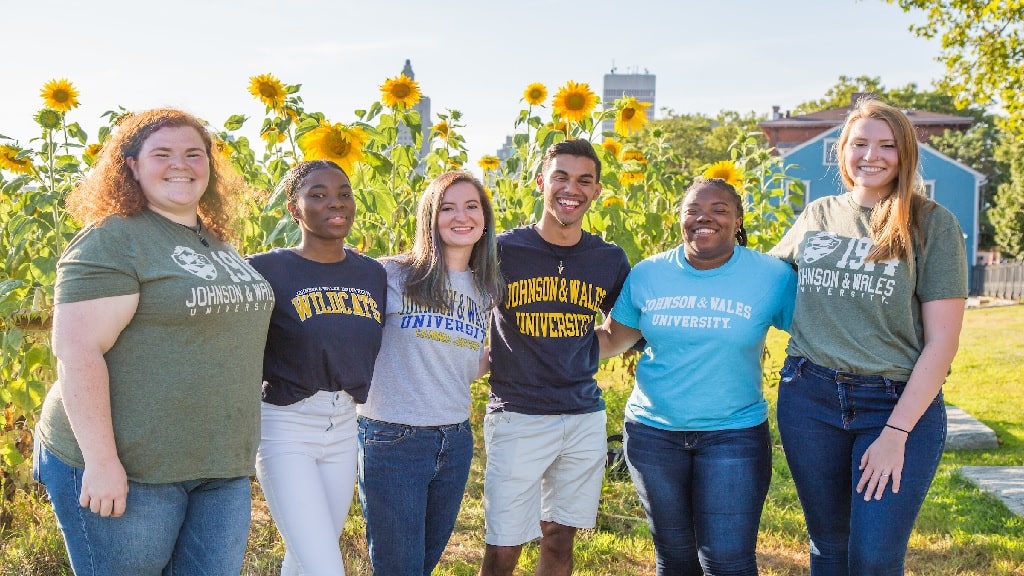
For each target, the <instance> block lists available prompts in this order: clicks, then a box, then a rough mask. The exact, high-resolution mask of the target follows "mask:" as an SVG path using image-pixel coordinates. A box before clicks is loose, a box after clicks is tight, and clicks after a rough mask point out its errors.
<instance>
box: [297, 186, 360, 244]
mask: <svg viewBox="0 0 1024 576" xmlns="http://www.w3.org/2000/svg"><path fill="white" fill-rule="evenodd" d="M288 212H290V213H291V215H292V218H294V219H295V221H296V222H298V224H299V230H301V232H302V241H303V243H304V244H307V243H309V242H310V241H312V240H322V241H327V242H334V241H337V240H342V241H343V240H344V239H345V237H346V236H348V233H349V231H350V230H351V229H352V221H353V220H355V216H356V201H355V197H354V196H353V195H352V184H351V183H350V182H349V179H348V176H345V174H344V173H343V172H341V171H340V170H337V169H335V168H320V169H318V170H314V171H312V172H310V173H309V174H307V175H306V178H305V179H304V180H303V181H302V184H301V185H300V186H299V187H298V189H296V190H295V199H294V200H289V201H288Z"/></svg>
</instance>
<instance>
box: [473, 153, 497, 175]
mask: <svg viewBox="0 0 1024 576" xmlns="http://www.w3.org/2000/svg"><path fill="white" fill-rule="evenodd" d="M477 165H478V166H480V168H481V169H483V171H484V172H493V171H494V170H497V169H498V167H499V166H501V160H499V159H498V157H497V156H492V155H486V156H481V157H480V160H479V161H478V162H477Z"/></svg>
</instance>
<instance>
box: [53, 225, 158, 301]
mask: <svg viewBox="0 0 1024 576" xmlns="http://www.w3.org/2000/svg"><path fill="white" fill-rule="evenodd" d="M130 246H131V243H130V240H129V239H127V238H124V237H123V235H122V234H119V233H118V232H117V231H116V230H111V229H108V228H107V227H103V226H100V227H95V226H94V227H88V228H85V229H84V230H82V231H81V232H79V233H78V235H77V236H75V238H74V239H72V241H71V244H69V245H68V248H67V249H66V250H65V251H64V255H63V256H61V258H60V260H59V261H58V262H57V283H56V286H55V288H54V300H55V302H56V303H57V304H67V303H71V302H81V301H84V300H95V299H97V298H107V297H110V296H124V295H126V294H136V293H138V292H139V290H140V285H141V284H140V281H139V277H138V274H137V272H136V269H135V266H134V262H133V258H132V256H131V248H130Z"/></svg>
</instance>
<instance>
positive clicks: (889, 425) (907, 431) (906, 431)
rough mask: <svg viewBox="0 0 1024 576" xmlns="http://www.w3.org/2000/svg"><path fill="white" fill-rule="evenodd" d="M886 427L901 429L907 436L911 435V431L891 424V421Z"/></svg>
mask: <svg viewBox="0 0 1024 576" xmlns="http://www.w3.org/2000/svg"><path fill="white" fill-rule="evenodd" d="M885 427H886V428H892V429H893V430H899V431H900V432H903V433H904V434H906V435H907V436H910V431H909V430H904V429H903V428H897V427H896V426H893V425H892V424H889V423H886V424H885Z"/></svg>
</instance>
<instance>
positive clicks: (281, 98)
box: [0, 74, 802, 527]
mask: <svg viewBox="0 0 1024 576" xmlns="http://www.w3.org/2000/svg"><path fill="white" fill-rule="evenodd" d="M300 88H301V86H300V85H298V84H285V83H283V82H282V81H280V80H279V79H278V78H277V77H275V76H274V75H272V74H262V75H259V76H255V77H253V78H251V79H250V83H249V86H248V92H249V93H250V94H251V95H252V96H253V97H254V98H256V99H257V100H259V101H260V102H261V103H262V104H263V105H264V106H265V113H264V116H263V118H262V120H253V119H250V118H247V117H245V116H244V115H233V116H231V117H229V118H227V119H226V120H224V121H223V123H222V124H220V125H219V126H215V125H213V124H210V132H211V133H212V134H213V135H214V140H215V142H216V148H217V150H216V151H215V153H218V154H223V155H225V156H226V157H228V158H229V159H230V161H231V163H232V164H233V166H234V167H235V168H236V169H237V170H238V172H239V173H240V174H241V175H242V176H243V178H244V180H245V182H246V183H247V189H246V190H244V191H243V192H242V194H244V197H245V202H244V203H243V207H244V208H243V210H244V212H243V214H241V215H240V216H241V218H240V221H241V226H242V230H241V235H240V238H241V240H240V244H239V246H238V249H239V251H240V252H241V253H243V254H251V253H255V252H259V251H263V250H266V249H268V248H270V247H275V246H287V245H291V244H294V243H295V242H296V241H297V240H298V230H297V229H296V227H295V225H294V223H293V222H292V221H291V219H290V218H289V217H288V215H287V211H286V210H285V199H284V198H283V197H282V195H281V194H279V193H276V192H275V186H276V184H277V182H278V181H279V180H280V179H281V177H282V176H283V175H284V173H285V172H286V171H287V170H288V168H289V167H291V166H292V165H293V164H294V163H296V162H298V161H300V160H313V159H329V160H333V161H335V162H337V163H338V164H340V165H341V166H342V167H343V168H344V169H345V170H346V171H347V172H348V174H349V176H350V178H351V181H352V185H353V188H354V189H355V191H356V197H357V203H358V210H359V212H358V219H357V222H356V226H355V227H354V228H353V231H352V233H351V234H350V236H349V237H348V240H347V242H348V244H350V245H352V246H354V247H356V248H358V249H359V250H360V251H361V252H363V253H364V254H367V255H370V256H381V255H385V254H393V253H396V252H400V251H403V250H406V249H408V248H409V247H410V246H411V242H412V238H413V231H414V228H415V222H414V215H415V208H416V202H417V200H418V197H419V195H420V193H421V192H422V191H423V190H424V189H425V188H426V186H427V184H428V183H429V181H430V180H431V179H432V178H434V177H435V176H437V175H439V174H441V173H443V172H445V171H448V170H453V169H467V167H466V162H467V159H468V154H467V147H466V141H465V139H464V138H463V136H462V135H460V132H459V131H460V129H461V128H463V127H464V124H462V115H461V113H460V112H459V111H457V110H450V109H449V110H446V111H445V112H443V113H439V114H437V118H436V119H435V121H434V122H433V124H432V125H431V127H430V130H429V131H428V133H427V134H426V135H425V134H424V133H423V132H424V131H423V129H422V127H423V119H421V118H420V116H419V113H418V112H417V111H416V110H415V109H414V108H413V107H414V106H415V105H416V104H417V102H418V101H419V100H420V98H421V92H420V89H419V86H418V84H417V83H416V82H415V81H414V80H412V79H410V78H408V77H406V76H405V75H399V76H397V77H394V78H389V79H387V80H386V81H385V82H384V83H383V84H382V85H381V86H380V91H381V98H380V100H379V101H376V102H372V103H370V105H369V106H367V107H366V108H365V109H361V110H355V111H353V112H352V115H351V116H350V117H348V118H345V119H342V120H337V119H329V118H327V117H326V116H325V115H324V114H323V113H321V112H316V111H311V110H307V109H306V108H305V106H304V104H303V101H302V97H301V96H300V94H299V92H300ZM240 92H241V90H240ZM40 95H41V97H42V100H43V108H42V109H41V110H40V111H39V112H38V113H37V114H36V116H35V121H36V124H38V126H39V130H40V131H39V133H38V134H36V135H32V136H31V137H30V138H28V139H27V140H19V139H16V138H12V137H9V136H7V135H4V134H3V126H0V230H2V232H0V254H3V258H4V260H3V274H2V276H0V407H2V408H3V417H2V418H0V487H2V488H3V490H2V493H3V501H0V510H2V509H3V506H2V504H3V503H4V502H6V501H10V499H11V498H12V497H13V495H14V493H15V491H17V490H19V489H29V487H30V486H31V483H30V479H29V462H28V461H29V459H30V456H31V450H32V429H33V427H34V426H35V423H36V418H37V416H38V411H39V408H40V406H41V404H42V400H43V397H44V395H45V393H46V390H47V387H48V386H49V385H50V384H51V383H52V382H53V380H54V378H55V374H56V370H55V358H54V357H53V354H52V353H51V351H50V347H49V327H50V313H51V308H52V299H53V283H54V279H55V266H56V262H57V259H58V258H59V256H60V254H61V252H62V251H63V249H64V246H66V245H67V243H68V241H69V240H70V239H71V237H72V236H73V235H74V234H75V232H76V231H77V230H78V228H79V226H80V225H79V224H78V223H76V222H74V221H72V220H71V219H70V217H69V216H68V215H67V214H66V213H65V211H64V207H63V199H64V197H65V195H66V194H67V193H68V192H69V191H70V190H71V189H73V188H74V186H75V185H76V184H77V182H79V180H80V179H81V178H82V176H83V175H84V174H86V173H88V171H89V170H90V168H91V167H92V165H93V163H94V162H95V159H96V158H97V157H98V152H99V150H100V149H101V147H102V146H103V144H104V142H105V141H106V139H107V137H108V136H109V135H110V134H111V132H112V131H113V130H115V129H116V125H117V122H118V121H119V120H120V119H121V118H122V117H123V116H125V115H126V114H130V111H128V110H125V109H124V108H117V109H115V110H110V111H108V112H106V113H104V114H103V115H102V118H103V119H104V121H105V126H103V127H101V128H100V129H99V130H98V132H97V134H95V135H92V136H90V135H88V134H86V132H85V131H84V130H83V129H82V127H81V126H80V125H79V124H78V123H77V122H75V121H74V119H73V117H72V114H73V111H74V109H75V108H76V107H78V105H79V101H78V98H79V93H78V91H77V89H76V88H75V87H74V85H73V84H72V83H71V82H69V81H68V80H66V79H55V80H52V81H50V82H48V83H46V85H45V86H43V88H42V89H41V92H40ZM548 96H549V94H548V89H547V87H546V86H544V85H543V84H539V83H534V84H530V85H529V86H527V87H526V89H525V90H524V92H523V98H522V100H521V101H522V103H523V108H522V109H521V110H519V112H518V115H517V116H515V117H514V118H512V119H511V121H512V124H513V133H514V136H513V139H512V142H513V148H514V150H513V153H512V154H511V155H510V157H508V158H507V159H505V160H500V159H499V158H498V157H497V156H484V157H482V158H481V159H480V160H479V162H478V166H477V167H476V168H478V169H479V172H478V174H480V175H482V178H481V179H482V180H483V181H484V183H485V185H486V188H487V192H488V194H490V195H491V197H492V198H493V201H494V207H495V211H496V220H497V223H498V227H499V230H505V229H509V228H512V227H516V226H520V225H524V224H528V223H531V222H534V221H536V220H537V219H538V218H539V215H540V212H541V210H542V207H543V202H542V199H541V198H540V196H539V195H538V194H537V192H536V187H535V183H534V180H535V176H536V174H537V172H538V171H539V169H540V163H541V159H542V158H543V155H544V152H545V150H547V149H548V148H549V147H550V146H551V145H552V144H554V143H556V142H559V141H561V140H564V139H567V138H584V139H587V140H590V141H591V142H594V143H595V148H596V149H597V152H598V155H599V156H600V158H601V161H602V168H603V170H602V176H601V183H602V185H603V188H604V191H603V193H602V197H601V198H600V200H599V202H598V203H596V205H595V206H594V207H593V208H592V209H591V210H590V211H589V213H588V214H587V216H586V219H585V220H584V227H585V228H586V229H588V230H589V231H591V232H594V233H596V234H599V235H601V236H603V237H604V238H605V239H606V240H608V241H610V242H614V243H616V244H618V245H619V246H621V247H622V248H623V249H624V250H625V251H626V253H627V255H628V256H629V259H630V261H631V262H633V263H635V262H637V261H638V260H640V259H642V258H644V257H646V256H649V255H652V254H655V253H658V252H661V251H664V250H667V249H669V248H672V247H674V246H676V245H677V244H678V243H679V241H680V238H681V235H680V230H679V226H678V220H679V214H678V204H679V201H680V198H681V196H682V192H683V191H684V190H685V188H686V186H688V185H689V183H690V182H691V181H692V179H693V178H694V177H695V176H697V175H700V174H704V175H707V176H714V177H721V178H724V179H726V180H728V181H730V183H732V184H733V185H735V186H736V187H737V189H738V190H741V192H742V193H743V194H744V195H745V198H746V201H747V214H746V221H745V226H746V229H747V231H748V236H749V245H750V246H751V247H752V248H755V249H761V250H764V249H766V248H767V247H770V246H772V245H774V244H775V242H776V241H778V239H779V238H781V236H782V233H783V232H784V230H785V229H786V227H787V226H788V225H789V223H790V222H791V220H792V217H793V213H792V210H791V208H790V207H789V205H788V204H787V203H785V202H783V201H782V198H785V197H787V196H791V197H796V198H799V197H800V196H801V195H802V185H801V184H800V182H799V181H796V180H793V179H790V178H787V176H786V166H783V165H782V164H781V162H780V160H779V159H778V157H776V156H774V155H773V154H772V153H771V151H770V150H768V149H767V148H765V147H764V145H763V144H762V143H761V140H759V139H758V138H756V137H755V136H753V135H751V136H748V137H743V138H741V139H739V140H738V141H737V142H735V143H734V144H733V146H732V148H731V152H730V154H731V157H730V158H723V159H721V160H722V161H721V162H717V163H715V164H713V165H710V166H704V167H702V168H701V170H700V173H699V174H686V173H683V172H682V171H681V170H680V168H679V167H680V166H682V165H683V163H682V162H681V159H680V158H679V157H678V156H677V155H676V154H674V153H673V150H672V149H671V146H669V145H668V144H667V143H666V139H665V137H664V134H663V133H662V131H661V130H660V129H659V128H658V126H657V123H656V122H650V121H649V120H648V116H647V111H646V109H647V107H648V106H649V104H647V103H643V102H639V101H637V100H636V99H635V98H633V97H623V98H621V99H619V100H616V101H615V102H614V105H608V106H603V107H602V106H600V105H599V98H598V96H597V95H596V94H595V93H594V92H593V91H592V90H591V89H590V87H589V86H588V85H587V84H585V83H579V82H573V81H569V82H566V83H565V84H564V85H563V86H561V87H560V88H559V89H558V90H557V91H556V92H555V93H554V95H553V96H552V97H551V98H550V100H549V99H548ZM605 120H614V131H609V132H602V131H601V126H602V123H603V122H604V121H605ZM253 121H259V122H261V124H260V128H259V138H260V140H259V141H255V142H250V140H249V138H247V137H245V136H242V135H240V134H239V132H240V130H241V129H242V128H243V126H244V125H246V124H247V123H249V122H253ZM403 131H404V133H405V134H406V135H407V136H411V140H412V143H411V144H405V143H402V142H403V139H402V138H400V136H401V135H402V133H403ZM424 138H427V139H428V142H427V145H426V146H424V142H423V139H424ZM408 139H409V138H406V139H405V140H406V141H407V140H408ZM423 150H425V151H426V153H425V154H423V153H422V152H421V151H423ZM4 520H5V519H4V518H3V513H2V512H0V527H2V526H3V524H4Z"/></svg>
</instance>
